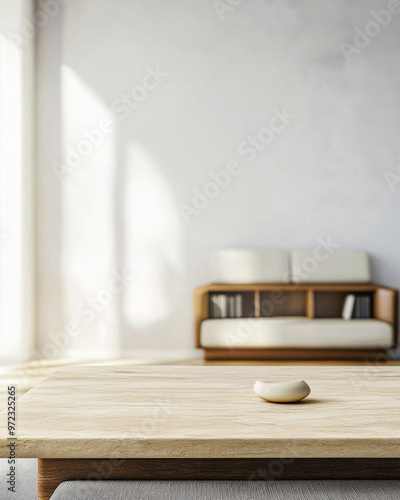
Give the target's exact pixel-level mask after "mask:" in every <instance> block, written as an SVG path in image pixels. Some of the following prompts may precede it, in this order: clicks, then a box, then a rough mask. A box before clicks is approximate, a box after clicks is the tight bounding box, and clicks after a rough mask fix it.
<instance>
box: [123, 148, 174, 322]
mask: <svg viewBox="0 0 400 500" xmlns="http://www.w3.org/2000/svg"><path fill="white" fill-rule="evenodd" d="M124 235H125V245H124V260H125V262H126V265H127V268H128V269H129V270H130V272H131V273H132V274H133V277H134V279H133V281H132V285H131V286H130V287H129V288H128V289H127V290H126V291H125V294H124V303H123V307H124V314H125V318H126V319H127V321H128V322H129V323H130V324H131V325H132V326H136V327H146V326H149V325H151V324H154V323H157V322H159V321H161V320H163V319H165V318H166V317H168V316H169V315H170V314H171V313H172V312H173V309H174V307H175V306H174V305H173V304H172V299H171V295H172V294H171V288H173V287H174V283H173V282H172V280H173V279H174V278H175V279H178V277H179V279H181V276H182V274H183V267H184V261H183V251H182V222H181V218H180V215H179V212H178V210H177V203H176V200H175V198H174V194H173V192H172V189H171V187H170V186H169V184H168V182H167V181H166V180H165V178H164V176H163V175H162V174H161V171H160V168H159V167H158V166H157V165H156V164H155V162H154V161H153V159H152V158H151V156H150V155H149V154H148V153H147V152H146V151H145V150H144V148H143V147H142V146H141V145H139V144H137V143H133V144H131V145H130V146H129V148H128V151H127V159H126V183H125V224H124Z"/></svg>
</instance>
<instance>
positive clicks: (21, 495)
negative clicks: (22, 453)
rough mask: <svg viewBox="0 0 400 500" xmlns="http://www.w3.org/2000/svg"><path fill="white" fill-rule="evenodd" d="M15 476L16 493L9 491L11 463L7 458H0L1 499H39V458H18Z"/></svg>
mask: <svg viewBox="0 0 400 500" xmlns="http://www.w3.org/2000/svg"><path fill="white" fill-rule="evenodd" d="M15 467H16V477H15V483H16V485H15V493H13V492H12V491H9V490H8V488H9V486H10V485H9V484H7V481H8V480H9V478H8V477H7V474H8V473H9V472H10V465H9V464H8V461H7V459H5V458H0V499H1V500H37V484H38V470H37V460H31V459H27V458H18V459H17V463H16V464H15Z"/></svg>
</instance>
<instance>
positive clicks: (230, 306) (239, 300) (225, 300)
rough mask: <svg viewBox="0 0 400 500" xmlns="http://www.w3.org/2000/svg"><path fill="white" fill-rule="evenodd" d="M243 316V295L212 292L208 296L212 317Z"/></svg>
mask: <svg viewBox="0 0 400 500" xmlns="http://www.w3.org/2000/svg"><path fill="white" fill-rule="evenodd" d="M242 316H243V296H242V294H240V293H237V294H225V293H214V294H212V295H211V296H210V314H209V317H210V318H212V319H223V318H241V317H242Z"/></svg>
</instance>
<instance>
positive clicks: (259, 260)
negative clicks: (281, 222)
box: [212, 248, 290, 284]
mask: <svg viewBox="0 0 400 500" xmlns="http://www.w3.org/2000/svg"><path fill="white" fill-rule="evenodd" d="M212 281H213V283H230V284H246V283H290V263H289V253H288V252H282V251H269V250H249V249H233V248H229V249H225V250H220V251H219V252H216V253H215V254H214V255H213V259H212Z"/></svg>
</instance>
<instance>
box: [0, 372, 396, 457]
mask: <svg viewBox="0 0 400 500" xmlns="http://www.w3.org/2000/svg"><path fill="white" fill-rule="evenodd" d="M302 379H304V380H306V382H308V384H309V385H310V387H311V394H310V396H309V397H308V398H307V399H305V400H304V401H303V402H300V403H297V404H273V403H268V402H265V401H263V400H261V399H259V398H258V397H257V396H256V395H255V394H254V393H253V391H252V386H253V384H254V382H255V381H256V380H263V381H276V382H282V381H295V380H302ZM7 436H8V434H7V428H6V415H5V412H3V413H2V415H1V427H0V443H1V446H0V450H1V451H0V457H7V456H8V454H9V449H8V448H7V443H8V441H7ZM17 438H18V440H17V456H18V457H20V458H37V457H38V458H262V457H295V458H296V457H303V458H318V457H325V458H340V457H347V458H357V457H377V458H378V457H379V458H390V457H400V369H399V368H398V367H387V366H384V367H375V366H372V365H370V366H367V365H366V366H354V367H350V366H262V367H260V366H230V367H226V366H212V367H210V366H147V367H137V366H132V367H129V366H128V367H110V366H106V367H71V368H63V369H61V370H59V371H57V372H55V373H54V374H53V375H52V376H51V377H50V378H48V379H47V380H45V381H43V382H41V383H40V384H39V385H37V386H36V387H34V388H33V389H32V390H31V391H29V392H28V393H27V394H25V395H24V396H22V398H20V400H19V402H18V423H17Z"/></svg>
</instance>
